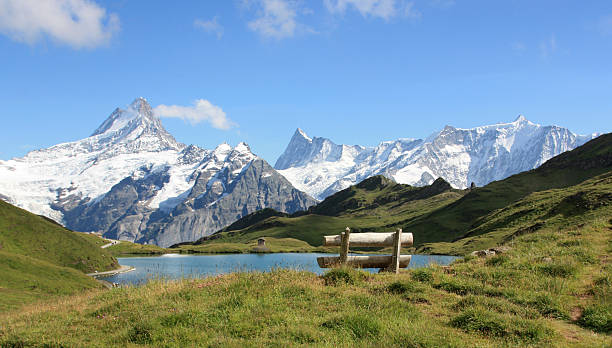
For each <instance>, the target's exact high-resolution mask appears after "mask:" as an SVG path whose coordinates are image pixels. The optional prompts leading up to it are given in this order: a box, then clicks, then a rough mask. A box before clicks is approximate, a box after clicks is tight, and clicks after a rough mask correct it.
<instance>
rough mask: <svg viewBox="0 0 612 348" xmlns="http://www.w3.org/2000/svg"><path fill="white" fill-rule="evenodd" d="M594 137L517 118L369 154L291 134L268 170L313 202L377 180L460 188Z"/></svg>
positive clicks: (387, 144) (508, 172)
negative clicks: (378, 177)
mask: <svg viewBox="0 0 612 348" xmlns="http://www.w3.org/2000/svg"><path fill="white" fill-rule="evenodd" d="M596 136H597V134H592V135H585V136H582V135H576V134H574V133H572V132H570V131H569V130H568V129H566V128H562V127H558V126H541V125H538V124H535V123H532V122H530V121H528V120H527V119H525V117H523V116H522V115H521V116H519V117H518V118H517V119H516V120H515V121H514V122H510V123H500V124H495V125H490V126H482V127H476V128H472V129H461V128H454V127H451V126H446V127H445V128H444V129H443V130H441V131H440V132H437V133H434V134H432V135H431V136H429V137H428V138H427V139H398V140H395V141H385V142H382V143H380V144H379V145H378V146H376V147H364V146H359V145H337V144H335V143H333V142H332V141H331V140H329V139H325V138H318V137H315V138H310V137H309V136H308V135H306V133H305V132H304V131H302V130H301V129H297V130H296V132H295V134H294V135H293V137H292V138H291V141H290V142H289V145H288V146H287V149H286V150H285V152H284V153H283V154H282V155H281V156H280V157H279V158H278V160H277V162H276V164H275V166H274V168H276V170H278V171H279V172H280V173H281V174H282V175H283V176H285V177H286V178H287V179H288V180H289V181H290V182H291V183H292V184H293V185H294V186H295V187H296V188H297V189H299V190H302V191H304V192H306V193H308V194H310V195H311V196H313V197H315V198H317V199H320V200H321V199H324V198H325V197H327V196H329V195H331V194H333V193H335V192H338V191H340V190H342V189H344V188H347V187H348V186H350V185H354V184H356V183H358V182H360V181H362V180H364V179H366V178H368V177H371V176H373V175H377V174H382V175H385V176H387V177H389V178H392V179H394V180H395V181H397V182H398V183H402V184H410V185H416V186H423V185H428V184H431V183H432V182H433V181H434V180H435V179H436V178H438V177H441V178H443V179H445V180H446V181H448V182H449V183H450V184H451V185H453V186H454V187H455V188H466V187H468V186H469V185H470V184H471V183H472V182H474V183H475V184H476V185H478V186H481V185H485V184H487V183H489V182H491V181H495V180H500V179H503V178H506V177H508V176H510V175H513V174H516V173H519V172H522V171H525V170H530V169H533V168H536V167H538V166H540V165H541V164H542V163H544V162H546V161H547V160H548V159H550V158H552V157H554V156H556V155H558V154H560V153H562V152H565V151H568V150H572V149H574V148H576V147H578V146H580V145H582V144H584V143H585V142H587V141H588V140H591V139H592V138H594V137H596Z"/></svg>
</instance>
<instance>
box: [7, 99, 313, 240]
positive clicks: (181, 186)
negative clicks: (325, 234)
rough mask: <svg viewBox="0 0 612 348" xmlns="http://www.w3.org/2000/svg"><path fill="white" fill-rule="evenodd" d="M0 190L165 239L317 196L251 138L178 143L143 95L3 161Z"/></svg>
mask: <svg viewBox="0 0 612 348" xmlns="http://www.w3.org/2000/svg"><path fill="white" fill-rule="evenodd" d="M0 194H1V197H2V198H3V199H5V200H7V201H9V202H11V203H13V204H16V205H19V206H21V207H23V208H25V209H28V210H30V211H32V212H34V213H37V214H42V215H46V216H49V217H51V218H53V219H55V220H57V221H62V222H63V223H64V224H65V225H66V226H67V227H68V228H71V229H74V230H77V231H97V232H102V233H104V235H105V236H108V237H111V238H118V239H122V240H130V241H137V242H146V243H155V244H158V245H161V246H169V245H171V244H174V243H179V242H183V241H193V240H196V239H198V238H200V237H202V236H206V235H208V234H211V233H213V232H215V231H217V230H218V229H220V228H223V227H224V226H226V225H228V224H230V223H232V222H233V221H235V220H237V219H238V218H240V217H242V216H244V215H247V214H249V213H251V212H254V211H255V210H257V209H261V208H266V207H269V208H273V209H276V210H280V211H285V212H289V213H292V212H295V211H297V210H304V209H306V208H308V207H309V206H310V205H312V204H314V203H315V201H314V200H313V199H312V198H311V197H309V196H308V195H307V194H304V193H303V192H300V191H298V190H296V189H295V188H294V187H293V186H292V185H291V184H290V183H289V182H288V181H287V180H286V179H285V178H284V177H283V176H281V175H279V174H278V173H277V172H276V171H275V170H274V169H273V168H272V167H271V166H269V165H268V164H267V163H266V162H265V161H264V160H262V159H260V158H258V157H257V156H256V155H254V154H253V153H252V152H251V150H250V148H249V147H248V145H247V144H244V143H240V144H238V145H237V146H236V147H231V146H230V145H228V144H221V145H219V146H218V147H217V148H216V149H214V150H206V149H202V148H199V147H197V146H195V145H189V146H185V145H183V144H180V143H178V142H177V141H176V140H175V139H174V137H172V135H170V134H169V133H168V132H167V131H166V130H165V129H164V128H163V126H162V124H161V122H160V120H159V119H158V118H157V117H155V115H153V112H152V109H151V107H150V106H149V104H148V103H147V101H146V100H145V99H142V98H138V99H136V100H135V101H134V102H133V103H132V104H131V105H130V106H128V107H127V108H126V109H116V110H115V111H114V112H113V113H112V114H111V115H110V116H109V117H108V119H107V120H105V121H104V122H103V123H102V124H101V125H100V127H98V129H96V131H94V133H93V134H92V135H91V136H90V137H88V138H85V139H82V140H78V141H75V142H70V143H64V144H59V145H56V146H53V147H51V148H48V149H42V150H37V151H33V152H30V153H29V154H28V155H26V156H25V157H23V158H17V159H12V160H9V161H0Z"/></svg>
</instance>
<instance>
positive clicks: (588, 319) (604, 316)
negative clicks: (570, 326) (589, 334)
mask: <svg viewBox="0 0 612 348" xmlns="http://www.w3.org/2000/svg"><path fill="white" fill-rule="evenodd" d="M578 325H580V326H582V327H585V328H588V329H591V330H593V331H596V332H602V333H611V332H612V306H611V305H607V306H606V305H592V306H590V307H587V308H586V309H585V310H584V312H583V313H582V317H580V319H579V320H578Z"/></svg>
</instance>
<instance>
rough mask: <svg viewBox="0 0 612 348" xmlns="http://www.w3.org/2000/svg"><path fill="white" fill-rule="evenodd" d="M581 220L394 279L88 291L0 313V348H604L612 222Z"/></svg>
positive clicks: (333, 276) (300, 279)
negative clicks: (488, 253) (490, 253)
mask: <svg viewBox="0 0 612 348" xmlns="http://www.w3.org/2000/svg"><path fill="white" fill-rule="evenodd" d="M589 214H590V215H589V218H588V219H586V218H585V219H582V218H579V217H573V218H572V219H568V220H567V225H566V226H565V227H562V228H559V227H558V226H546V225H545V226H544V227H542V228H541V229H539V230H537V231H534V232H533V233H530V234H524V235H521V236H517V237H515V238H514V239H513V240H512V241H510V242H509V243H508V245H509V246H511V249H510V250H509V251H507V252H506V253H504V254H502V255H500V256H494V257H487V258H477V257H468V258H465V259H462V260H459V261H456V262H455V263H454V264H452V265H451V266H449V267H441V266H431V267H428V268H421V269H416V270H409V271H404V272H402V273H400V274H399V275H392V274H370V273H365V272H362V271H359V270H354V269H345V268H340V269H333V270H330V271H329V272H327V273H325V274H324V275H322V276H317V275H315V274H312V273H309V272H301V271H293V270H285V269H277V270H274V271H272V272H269V273H257V272H253V273H233V274H227V275H220V276H215V277H208V278H202V279H183V280H178V281H164V280H154V281H151V282H150V283H148V284H147V285H144V286H142V287H125V288H117V289H112V290H109V291H100V290H92V291H89V292H85V293H83V294H80V295H76V296H70V297H66V298H64V299H62V300H60V301H59V302H53V303H42V304H37V305H33V306H29V307H25V308H22V309H21V310H19V311H11V312H6V313H4V314H0V322H2V323H3V324H2V326H1V328H0V345H4V346H10V345H23V346H28V345H31V346H53V345H55V346H60V345H63V346H94V347H95V346H129V345H142V346H151V347H154V346H155V347H158V346H168V347H173V346H176V347H179V346H229V347H251V346H253V347H257V346H299V345H307V346H321V347H336V346H340V347H348V346H356V347H369V346H373V345H376V346H382V347H387V346H401V347H440V346H445V347H464V346H466V345H469V346H472V347H525V346H527V347H529V346H532V347H541V346H551V347H603V346H609V345H611V344H612V338H611V337H610V336H609V325H610V324H609V323H610V310H609V304H610V299H611V296H610V294H611V293H610V286H611V280H612V278H611V276H610V264H609V260H608V258H609V255H610V244H611V243H610V240H612V221H610V216H612V215H611V214H610V206H600V207H598V208H596V209H594V210H592V211H590V213H589ZM570 241H573V242H570ZM583 249H588V251H589V252H590V253H591V256H592V257H593V259H594V261H593V260H590V258H586V259H585V258H584V255H582V253H580V252H577V251H585V250H583ZM550 265H571V267H570V271H569V272H568V271H567V269H566V266H561V267H559V268H558V267H557V266H554V267H548V266H550ZM547 267H548V268H547ZM542 269H546V271H541V270H542ZM550 270H552V271H550Z"/></svg>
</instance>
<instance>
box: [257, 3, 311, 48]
mask: <svg viewBox="0 0 612 348" xmlns="http://www.w3.org/2000/svg"><path fill="white" fill-rule="evenodd" d="M249 4H255V5H256V7H257V13H258V17H257V18H255V19H254V20H252V21H250V22H249V23H248V27H249V29H251V30H253V31H254V32H257V33H258V34H260V35H261V36H264V37H270V38H275V39H283V38H287V37H292V36H294V35H295V34H296V33H297V32H299V31H306V32H308V31H312V30H311V29H310V28H308V27H306V26H305V25H303V24H300V23H298V21H297V15H298V3H297V2H295V1H291V0H257V1H251V2H249Z"/></svg>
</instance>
